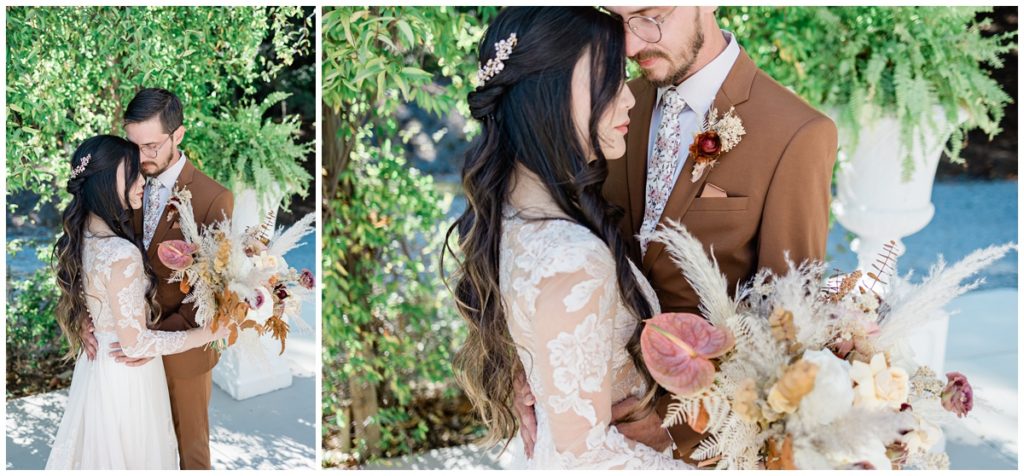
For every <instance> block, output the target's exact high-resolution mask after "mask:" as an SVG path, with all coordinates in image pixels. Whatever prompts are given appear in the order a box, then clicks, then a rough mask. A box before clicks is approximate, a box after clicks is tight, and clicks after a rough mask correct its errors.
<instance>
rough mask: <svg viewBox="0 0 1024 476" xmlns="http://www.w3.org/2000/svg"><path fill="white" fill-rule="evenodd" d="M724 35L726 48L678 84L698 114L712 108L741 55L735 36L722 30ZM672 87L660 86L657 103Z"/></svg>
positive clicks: (659, 102)
mask: <svg viewBox="0 0 1024 476" xmlns="http://www.w3.org/2000/svg"><path fill="white" fill-rule="evenodd" d="M722 36H724V37H725V41H726V45H725V50H723V51H722V52H721V53H719V54H718V56H716V57H715V59H713V60H711V62H710V63H708V64H707V65H706V66H704V67H703V68H701V69H700V71H697V72H696V73H694V74H693V75H692V76H690V77H689V78H686V80H685V81H683V82H682V83H680V84H679V85H678V86H676V90H677V91H679V94H680V95H681V96H682V97H683V100H684V101H686V105H687V106H689V108H690V109H691V110H692V111H694V112H696V113H697V114H701V115H703V114H705V113H707V111H708V110H709V109H711V105H712V104H713V103H714V102H715V96H716V95H717V94H718V90H719V89H721V88H722V83H724V82H725V78H726V77H727V76H729V71H731V70H732V66H733V65H734V64H735V63H736V58H738V57H739V55H740V45H739V44H738V43H737V42H736V38H735V36H733V34H732V33H730V32H728V31H725V30H722ZM670 87H671V86H665V87H661V88H658V98H657V102H656V103H655V104H661V97H662V95H664V94H665V91H668V89H669V88H670Z"/></svg>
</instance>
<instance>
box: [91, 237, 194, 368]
mask: <svg viewBox="0 0 1024 476" xmlns="http://www.w3.org/2000/svg"><path fill="white" fill-rule="evenodd" d="M106 288H107V302H109V304H110V313H111V317H113V319H114V322H115V324H116V325H115V328H116V330H117V340H118V342H119V343H120V344H121V350H123V351H124V354H125V355H127V356H128V357H132V358H140V357H156V356H160V355H168V354H176V353H178V352H183V351H186V350H189V349H191V348H194V347H199V346H200V345H203V344H206V343H207V342H209V341H210V340H211V337H212V336H211V333H210V331H208V330H206V329H193V330H189V331H180V332H165V331H154V330H151V329H149V328H147V327H146V316H147V314H148V313H147V312H146V311H147V306H148V304H147V303H146V279H145V275H144V273H143V268H142V256H141V253H139V252H138V251H137V250H136V251H135V252H134V253H128V254H124V255H121V256H119V257H118V258H117V259H116V260H115V261H114V262H113V263H111V265H110V279H109V281H108V282H107V285H106Z"/></svg>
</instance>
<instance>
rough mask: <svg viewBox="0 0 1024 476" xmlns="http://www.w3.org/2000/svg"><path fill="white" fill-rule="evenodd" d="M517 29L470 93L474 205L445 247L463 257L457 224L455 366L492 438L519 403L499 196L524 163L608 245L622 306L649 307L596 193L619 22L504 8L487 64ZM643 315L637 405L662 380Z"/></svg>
mask: <svg viewBox="0 0 1024 476" xmlns="http://www.w3.org/2000/svg"><path fill="white" fill-rule="evenodd" d="M512 33H515V34H516V37H517V40H518V44H517V45H516V46H515V48H514V49H513V50H512V53H511V55H510V57H509V59H507V60H505V61H504V69H502V70H501V72H500V73H498V74H497V75H496V76H494V77H493V78H492V79H490V80H488V81H487V82H486V84H485V85H484V86H482V87H478V88H477V89H476V90H475V91H474V92H472V93H470V94H469V107H470V111H471V113H472V115H473V117H474V118H475V119H477V120H480V121H481V122H482V124H483V130H482V132H481V134H480V136H479V137H478V138H477V139H476V141H475V142H474V143H473V145H472V146H471V147H470V149H469V150H468V152H467V153H466V156H465V164H464V166H463V169H462V186H463V188H464V190H465V193H466V199H467V202H468V205H467V208H466V211H465V212H464V213H463V214H462V216H461V217H459V219H458V220H457V221H456V222H455V224H454V225H453V226H452V227H451V228H450V229H449V230H448V233H447V236H446V248H445V253H443V255H444V254H448V253H450V254H452V255H453V256H457V254H456V253H455V252H454V251H453V250H452V249H451V247H450V243H451V235H452V234H453V233H454V232H456V231H457V232H458V244H459V250H460V252H461V258H462V259H461V261H459V262H458V264H457V266H456V270H455V273H454V275H453V276H452V277H451V279H446V282H447V283H449V285H451V284H452V283H454V289H453V293H454V295H455V300H456V304H457V307H458V311H459V313H460V314H461V315H462V317H463V318H464V319H465V320H466V322H467V323H468V336H467V338H466V342H465V344H464V345H463V346H462V348H460V349H459V351H458V352H457V353H456V356H455V360H454V367H455V373H456V377H457V379H458V381H459V383H460V385H461V386H462V388H463V389H464V390H465V391H466V394H467V396H468V397H469V399H470V400H471V401H472V402H473V404H474V406H475V407H476V409H477V411H478V412H479V413H480V415H481V417H482V419H483V422H484V424H485V425H486V426H487V428H488V434H487V435H486V436H485V438H484V440H485V442H486V443H494V442H497V441H500V440H502V439H507V438H511V437H512V436H514V435H515V433H516V431H517V429H518V422H517V419H516V417H515V414H514V413H513V411H512V403H513V394H514V392H513V377H514V375H515V374H516V372H518V371H519V370H520V369H521V368H522V365H521V363H520V361H519V359H518V357H517V355H516V351H515V344H514V342H513V341H512V338H511V336H510V334H509V330H508V326H507V323H506V317H507V314H506V309H505V306H504V305H503V303H502V299H501V293H500V289H499V283H498V279H499V278H498V276H499V272H498V259H499V250H500V247H501V235H502V206H503V204H504V203H505V201H506V199H507V197H508V194H509V192H510V186H511V182H512V180H513V175H514V169H515V167H516V166H517V165H518V166H522V167H525V168H526V169H527V170H529V171H530V172H533V173H534V174H536V175H537V176H538V177H539V178H540V181H541V183H542V184H543V186H544V188H545V189H546V190H547V192H548V193H549V194H550V195H551V197H552V198H553V200H554V202H555V203H556V204H557V205H558V207H559V209H561V211H562V212H564V213H565V214H566V215H567V216H568V217H570V218H571V219H572V220H573V221H575V222H576V223H578V224H580V225H582V226H584V227H586V228H587V229H588V230H590V231H591V233H593V234H594V235H595V236H597V237H598V238H600V239H601V240H602V241H603V242H604V243H605V244H607V246H608V249H609V250H610V251H611V253H612V255H613V257H614V259H615V263H616V277H617V278H618V288H619V293H620V294H621V296H622V300H623V302H624V303H625V305H626V307H627V308H628V309H629V310H631V311H632V313H633V314H634V315H635V316H636V317H637V318H638V319H641V320H642V319H647V318H649V317H650V316H651V312H652V311H651V307H650V305H649V304H648V302H647V301H646V299H645V298H644V297H643V295H642V294H641V292H640V290H639V287H638V284H637V281H636V279H635V277H634V275H633V273H632V271H631V269H630V266H629V261H628V258H627V255H626V250H625V247H624V245H623V242H622V240H621V238H620V237H619V234H618V223H619V220H620V219H621V217H622V210H621V209H619V208H617V207H615V206H613V205H611V204H609V203H608V202H607V201H605V199H604V197H603V195H602V192H601V188H602V185H603V184H604V181H605V178H606V177H607V175H608V169H607V163H606V159H605V156H604V154H603V153H602V152H601V150H600V146H599V144H600V141H599V138H598V124H599V121H600V119H601V117H602V115H603V114H604V112H605V111H606V110H607V109H608V108H609V107H611V106H612V105H613V103H614V101H615V100H616V96H617V95H618V93H619V91H620V89H621V88H622V87H624V84H623V83H624V81H625V70H626V64H625V61H626V59H625V58H626V55H625V38H624V36H623V35H624V30H623V25H622V23H621V22H620V21H618V20H616V19H613V18H612V17H611V16H609V15H606V14H604V13H601V12H599V11H598V10H597V9H595V8H592V7H509V8H505V9H504V10H502V11H501V12H500V13H499V14H498V16H497V17H496V18H495V19H494V22H493V23H491V25H490V27H489V28H488V29H487V33H486V35H485V36H484V38H483V40H482V41H481V42H480V46H479V54H480V56H479V58H480V63H481V64H484V63H486V62H487V60H488V59H491V58H493V57H494V56H495V48H494V45H495V43H497V42H499V41H502V40H504V39H506V38H508V37H509V36H510V35H511V34H512ZM588 51H589V52H590V63H591V64H590V70H591V79H590V104H591V111H590V122H589V127H588V130H587V137H586V139H585V140H587V141H589V144H588V143H585V142H584V138H582V137H580V133H579V132H578V128H577V127H576V125H575V124H576V123H575V121H574V119H573V114H572V104H571V103H572V97H571V93H572V76H573V70H574V69H575V67H576V64H577V62H578V61H579V60H580V58H582V57H583V55H584V54H585V53H586V52H588ZM593 156H596V158H594V160H591V161H589V162H588V159H590V158H593ZM442 259H443V256H442ZM450 287H451V286H450ZM637 324H638V325H637V334H636V336H635V337H634V339H633V340H632V341H631V342H630V344H629V346H628V351H629V352H630V354H631V356H632V358H633V360H634V363H635V364H636V366H637V368H638V369H639V370H640V372H641V373H642V374H643V376H644V377H645V378H646V380H647V383H648V384H649V387H650V391H649V393H648V395H647V396H646V398H644V400H643V402H642V406H643V408H644V409H645V410H650V409H652V408H653V400H654V392H655V390H656V385H654V380H653V379H652V378H651V377H650V374H649V373H648V372H647V370H646V367H645V366H644V365H643V361H642V358H641V356H640V346H639V329H640V321H638V322H637ZM635 416H636V415H633V417H635Z"/></svg>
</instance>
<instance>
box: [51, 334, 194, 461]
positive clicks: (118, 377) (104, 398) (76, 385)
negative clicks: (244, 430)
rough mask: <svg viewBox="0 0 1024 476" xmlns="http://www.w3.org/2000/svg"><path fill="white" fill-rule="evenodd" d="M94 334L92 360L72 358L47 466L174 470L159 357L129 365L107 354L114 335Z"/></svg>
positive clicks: (173, 446) (171, 433) (175, 448)
mask: <svg viewBox="0 0 1024 476" xmlns="http://www.w3.org/2000/svg"><path fill="white" fill-rule="evenodd" d="M96 339H97V340H98V341H99V351H98V355H97V356H96V360H94V361H90V360H89V359H88V358H86V357H85V355H84V354H81V355H79V357H78V360H77V361H76V362H75V371H74V375H73V376H72V377H71V389H70V391H69V392H68V400H67V406H66V407H65V409H64V417H63V418H62V419H61V422H60V428H59V429H58V430H57V436H56V437H55V439H54V442H53V448H52V450H51V451H50V457H49V459H48V460H47V462H46V469H178V445H177V442H176V439H175V437H174V423H173V421H172V419H171V404H170V400H169V398H168V396H167V379H166V377H165V375H164V364H163V360H162V359H159V358H157V359H153V360H151V361H149V362H148V363H146V364H145V365H143V366H141V367H128V366H127V365H124V364H120V363H117V362H115V361H114V358H113V357H111V356H110V355H109V352H110V344H111V343H113V342H116V341H117V336H116V334H114V333H113V332H97V333H96Z"/></svg>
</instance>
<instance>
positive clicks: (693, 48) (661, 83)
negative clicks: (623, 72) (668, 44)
mask: <svg viewBox="0 0 1024 476" xmlns="http://www.w3.org/2000/svg"><path fill="white" fill-rule="evenodd" d="M703 47H704V29H703V28H702V27H701V25H700V19H697V21H695V22H694V35H693V39H691V40H690V55H689V57H688V59H686V60H685V61H684V62H683V63H682V64H680V65H679V66H676V67H675V69H674V70H671V71H669V74H667V75H666V76H665V77H664V78H661V79H657V78H652V77H651V73H650V72H648V71H647V70H645V69H643V68H641V69H640V71H642V72H643V75H644V78H647V80H648V81H650V82H651V84H653V85H654V87H656V88H664V87H667V86H675V85H677V84H679V83H682V82H683V80H684V79H686V78H688V77H690V75H692V74H693V73H696V71H691V70H692V69H693V64H694V63H696V62H697V54H699V53H700V50H701V48H703ZM650 58H662V59H664V60H665V61H667V62H668V64H669V67H670V68H671V67H672V65H673V64H674V62H673V61H672V58H670V57H669V56H668V54H667V53H665V52H663V51H660V50H642V51H640V52H639V53H637V54H636V55H635V56H633V60H634V61H643V60H645V59H650Z"/></svg>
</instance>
